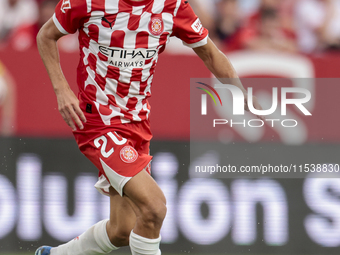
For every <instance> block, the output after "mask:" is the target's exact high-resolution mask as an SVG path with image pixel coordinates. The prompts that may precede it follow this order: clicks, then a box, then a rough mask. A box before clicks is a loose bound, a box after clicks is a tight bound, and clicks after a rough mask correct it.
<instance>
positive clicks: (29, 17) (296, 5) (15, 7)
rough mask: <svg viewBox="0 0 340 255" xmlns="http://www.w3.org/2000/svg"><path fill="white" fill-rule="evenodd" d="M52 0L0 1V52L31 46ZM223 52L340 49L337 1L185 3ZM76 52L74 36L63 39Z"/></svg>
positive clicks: (204, 0)
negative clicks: (4, 48)
mask: <svg viewBox="0 0 340 255" xmlns="http://www.w3.org/2000/svg"><path fill="white" fill-rule="evenodd" d="M57 2H58V0H0V48H1V47H6V46H10V47H14V48H15V49H17V50H26V49H28V48H30V47H36V46H35V36H36V34H37V33H38V30H39V28H40V27H41V26H42V25H43V24H44V23H45V22H46V21H47V20H48V19H49V18H50V17H51V16H52V15H53V12H54V8H55V5H56V3H57ZM189 2H190V4H191V5H192V7H193V8H194V10H195V12H196V13H197V15H198V16H199V17H200V19H201V21H202V23H203V25H204V26H205V27H206V28H208V29H209V31H210V37H211V38H212V39H213V40H214V42H215V43H216V44H217V45H218V46H219V47H220V49H222V50H224V51H233V50H241V49H251V50H262V51H267V52H268V51H281V52H290V53H295V52H300V53H304V54H317V53H320V52H324V51H330V50H338V49H340V0H189ZM64 40H65V41H66V42H64V43H62V44H63V45H64V46H65V47H62V48H63V49H64V50H66V51H73V50H76V49H77V45H76V40H75V37H73V38H68V39H64Z"/></svg>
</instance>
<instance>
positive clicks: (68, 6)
mask: <svg viewBox="0 0 340 255" xmlns="http://www.w3.org/2000/svg"><path fill="white" fill-rule="evenodd" d="M60 9H61V11H62V12H63V13H65V10H67V9H71V0H63V3H62V4H61V8H60Z"/></svg>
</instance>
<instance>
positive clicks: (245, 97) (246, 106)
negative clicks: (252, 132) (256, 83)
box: [244, 93, 265, 120]
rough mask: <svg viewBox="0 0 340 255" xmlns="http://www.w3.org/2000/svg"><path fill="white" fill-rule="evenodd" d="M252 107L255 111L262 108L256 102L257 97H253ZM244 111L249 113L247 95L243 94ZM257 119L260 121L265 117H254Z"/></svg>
mask: <svg viewBox="0 0 340 255" xmlns="http://www.w3.org/2000/svg"><path fill="white" fill-rule="evenodd" d="M253 106H254V108H255V109H256V110H262V106H261V105H260V103H259V102H258V100H257V97H255V96H253ZM244 109H245V110H246V111H248V112H249V106H248V94H247V93H245V94H244ZM256 117H257V118H259V119H261V120H265V117H264V116H262V115H256Z"/></svg>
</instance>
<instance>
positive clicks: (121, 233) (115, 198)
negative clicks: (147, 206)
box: [106, 187, 136, 247]
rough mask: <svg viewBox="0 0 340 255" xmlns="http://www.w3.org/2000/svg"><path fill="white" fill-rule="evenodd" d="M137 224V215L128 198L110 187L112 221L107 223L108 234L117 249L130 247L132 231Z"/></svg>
mask: <svg viewBox="0 0 340 255" xmlns="http://www.w3.org/2000/svg"><path fill="white" fill-rule="evenodd" d="M135 224H136V214H135V212H134V210H133V209H132V206H131V204H130V202H129V201H128V198H127V197H121V196H120V195H119V194H118V192H117V191H116V190H114V189H113V188H112V187H110V220H109V221H108V223H107V226H106V228H107V234H108V236H109V239H110V241H111V243H112V244H113V245H114V246H116V247H122V246H127V245H129V236H130V233H131V230H132V229H133V227H134V226H135Z"/></svg>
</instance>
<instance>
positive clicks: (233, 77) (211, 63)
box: [193, 38, 262, 118]
mask: <svg viewBox="0 0 340 255" xmlns="http://www.w3.org/2000/svg"><path fill="white" fill-rule="evenodd" d="M193 50H194V51H195V53H196V54H197V55H198V56H199V57H200V58H201V59H202V60H203V62H204V64H205V65H206V67H207V68H208V69H209V70H210V72H212V73H213V74H214V75H215V77H216V78H217V79H218V80H219V81H220V82H221V83H222V84H232V85H235V86H237V87H238V88H240V89H241V90H242V92H243V94H244V96H245V97H244V98H245V102H244V103H245V105H244V107H245V109H246V110H247V111H248V110H249V108H248V100H247V98H248V94H247V90H246V89H245V88H244V87H243V85H242V83H241V81H240V79H239V77H238V75H237V73H236V71H235V69H234V67H233V65H232V64H231V63H230V61H229V59H228V58H227V57H226V55H224V54H223V53H222V52H221V51H220V50H219V49H218V48H217V47H216V45H215V44H214V43H213V42H212V41H211V39H210V38H208V42H207V44H205V45H203V46H200V47H197V48H193ZM253 104H254V107H255V109H258V110H261V109H262V107H261V105H260V104H259V103H258V101H257V98H256V97H253ZM258 117H259V118H262V117H261V116H258Z"/></svg>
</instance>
